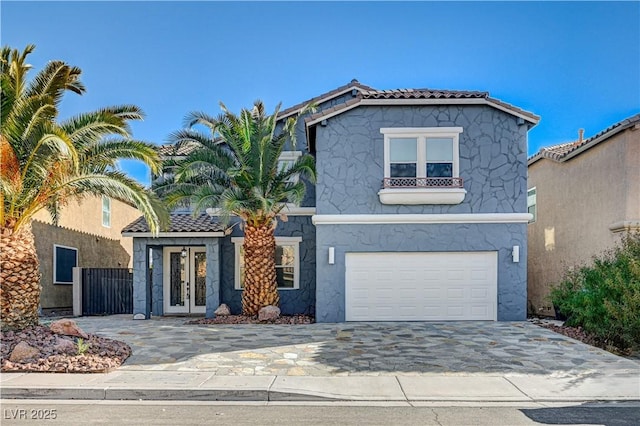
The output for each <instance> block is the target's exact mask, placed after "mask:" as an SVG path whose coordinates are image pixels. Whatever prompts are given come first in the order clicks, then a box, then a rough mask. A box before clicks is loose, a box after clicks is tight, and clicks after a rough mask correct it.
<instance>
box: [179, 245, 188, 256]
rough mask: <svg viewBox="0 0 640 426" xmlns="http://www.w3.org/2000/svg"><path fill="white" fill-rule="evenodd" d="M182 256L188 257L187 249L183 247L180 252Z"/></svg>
mask: <svg viewBox="0 0 640 426" xmlns="http://www.w3.org/2000/svg"><path fill="white" fill-rule="evenodd" d="M180 257H187V249H186V248H185V247H182V251H181V252H180Z"/></svg>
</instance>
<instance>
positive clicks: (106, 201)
mask: <svg viewBox="0 0 640 426" xmlns="http://www.w3.org/2000/svg"><path fill="white" fill-rule="evenodd" d="M102 226H104V227H105V228H110V227H111V198H109V197H107V196H106V195H103V196H102Z"/></svg>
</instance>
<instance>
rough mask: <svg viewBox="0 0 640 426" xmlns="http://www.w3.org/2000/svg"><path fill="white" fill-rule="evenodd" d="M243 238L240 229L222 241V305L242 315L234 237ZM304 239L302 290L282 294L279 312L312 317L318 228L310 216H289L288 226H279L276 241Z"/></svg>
mask: <svg viewBox="0 0 640 426" xmlns="http://www.w3.org/2000/svg"><path fill="white" fill-rule="evenodd" d="M243 235H244V234H243V232H242V230H240V229H239V227H238V226H235V227H234V228H233V233H232V234H231V236H230V237H227V238H225V239H224V240H222V243H221V246H220V251H221V261H222V264H221V267H222V269H221V278H222V284H221V303H226V304H227V305H228V306H229V308H230V309H231V312H232V313H234V314H238V313H240V312H241V311H242V299H241V298H242V291H241V290H236V289H235V288H234V285H235V251H234V250H235V248H234V244H233V243H232V242H231V237H242V236H243ZM278 236H281V237H302V241H301V242H300V246H299V249H300V288H299V289H298V290H281V291H280V310H281V312H282V313H283V314H285V315H293V314H303V313H304V314H309V313H310V314H313V313H314V311H315V296H316V250H315V244H316V228H315V226H313V224H312V223H311V217H310V216H289V218H288V221H287V222H282V221H279V222H278V226H277V227H276V237H278Z"/></svg>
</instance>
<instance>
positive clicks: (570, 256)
mask: <svg viewBox="0 0 640 426" xmlns="http://www.w3.org/2000/svg"><path fill="white" fill-rule="evenodd" d="M528 165H529V210H530V211H531V212H532V213H533V214H534V216H535V217H534V219H533V220H532V222H531V223H530V224H529V227H528V234H529V271H528V282H529V290H528V293H529V295H528V297H529V309H530V311H531V313H533V314H538V315H554V311H553V308H552V306H551V301H550V300H549V299H548V296H549V291H550V289H551V287H552V286H553V285H554V284H557V283H558V282H559V281H560V280H561V279H562V275H563V273H564V272H566V271H567V270H568V268H572V267H574V266H577V265H581V264H586V263H588V262H589V261H590V260H591V259H592V258H593V256H595V255H598V254H601V253H602V252H603V251H605V250H606V249H608V248H611V247H612V246H613V245H614V244H615V243H616V241H618V240H619V237H620V236H621V235H624V233H625V232H629V231H632V232H633V231H635V232H637V231H640V114H636V115H634V116H633V117H629V118H627V119H626V120H622V121H620V122H619V123H616V124H614V125H613V126H611V127H609V128H607V129H605V130H603V131H601V132H600V133H598V134H596V135H595V136H593V137H590V138H588V139H583V137H582V130H581V131H580V133H579V139H578V140H577V141H574V142H568V143H564V144H560V145H555V146H550V147H548V148H543V149H541V150H540V151H539V152H538V153H537V154H535V155H534V156H533V157H531V158H530V159H529V161H528Z"/></svg>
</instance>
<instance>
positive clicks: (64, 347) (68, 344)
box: [54, 337, 78, 355]
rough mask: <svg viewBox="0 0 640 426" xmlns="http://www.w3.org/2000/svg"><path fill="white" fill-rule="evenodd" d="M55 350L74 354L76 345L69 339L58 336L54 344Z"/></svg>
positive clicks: (76, 349)
mask: <svg viewBox="0 0 640 426" xmlns="http://www.w3.org/2000/svg"><path fill="white" fill-rule="evenodd" d="M54 350H55V352H59V353H63V354H67V355H75V354H76V353H78V347H77V346H76V345H75V343H73V342H72V341H71V340H68V339H65V338H64V337H58V338H57V339H56V344H55V346H54Z"/></svg>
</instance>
